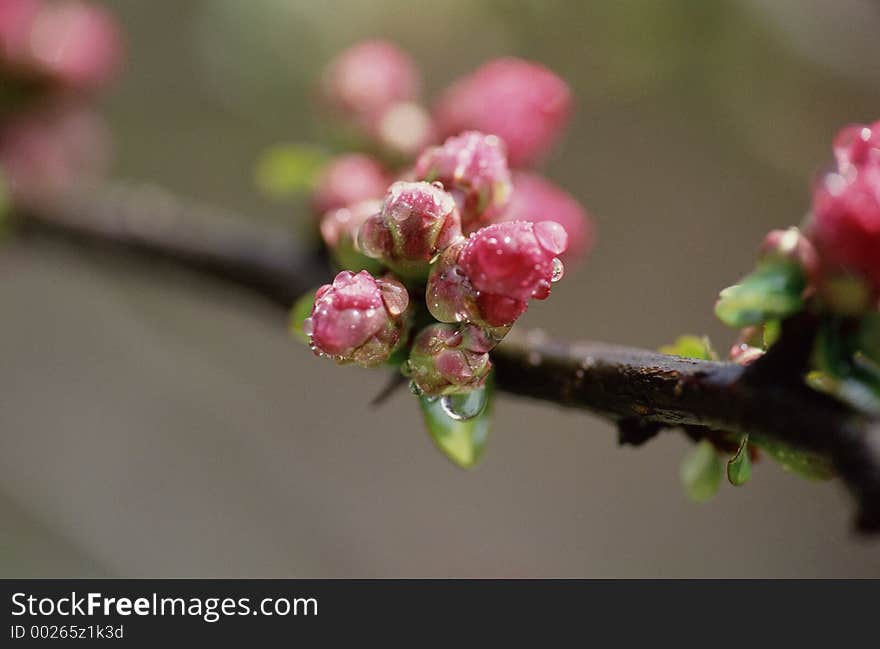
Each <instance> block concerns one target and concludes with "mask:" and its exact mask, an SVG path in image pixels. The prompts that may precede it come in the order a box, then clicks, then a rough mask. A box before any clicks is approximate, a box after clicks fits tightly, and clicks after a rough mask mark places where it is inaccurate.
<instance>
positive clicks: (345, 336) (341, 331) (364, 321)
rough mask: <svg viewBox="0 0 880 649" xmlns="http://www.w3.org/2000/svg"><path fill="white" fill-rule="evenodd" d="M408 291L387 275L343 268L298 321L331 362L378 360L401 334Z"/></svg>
mask: <svg viewBox="0 0 880 649" xmlns="http://www.w3.org/2000/svg"><path fill="white" fill-rule="evenodd" d="M408 306H409V294H408V293H407V291H406V288H405V287H404V286H403V284H401V283H400V282H398V281H397V280H394V279H392V278H388V277H386V278H379V279H375V278H373V276H372V275H370V274H369V273H368V272H366V271H361V272H359V273H357V274H355V273H352V272H350V271H347V270H344V271H342V272H341V273H339V274H338V275H337V276H336V278H335V279H334V280H333V284H325V285H324V286H322V287H321V288H319V289H318V291H317V292H316V293H315V305H314V307H312V312H311V315H309V317H308V318H306V320H305V322H304V323H303V331H304V332H305V334H306V335H307V336H308V337H309V344H310V346H311V348H312V350H313V351H314V352H315V353H316V354H317V355H319V356H329V357H331V358H333V359H334V360H335V361H336V362H337V363H355V364H357V365H362V366H364V367H373V366H376V365H380V364H382V363H384V362H385V361H386V360H388V358H389V357H390V356H391V353H392V352H393V351H394V350H395V348H396V347H397V346H398V344H399V343H400V342H401V340H402V339H403V338H404V334H405V330H406V327H407V325H408V320H409V318H408V312H407V307H408Z"/></svg>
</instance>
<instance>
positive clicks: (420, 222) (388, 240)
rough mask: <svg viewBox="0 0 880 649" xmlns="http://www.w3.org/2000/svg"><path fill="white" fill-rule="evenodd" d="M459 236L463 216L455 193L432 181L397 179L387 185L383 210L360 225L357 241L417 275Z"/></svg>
mask: <svg viewBox="0 0 880 649" xmlns="http://www.w3.org/2000/svg"><path fill="white" fill-rule="evenodd" d="M460 237H461V220H460V217H459V215H458V209H457V208H456V207H455V201H454V200H453V198H452V196H450V195H449V194H448V193H447V192H445V191H443V190H442V189H441V188H439V187H437V186H435V185H432V184H431V183H424V182H418V183H411V182H405V181H398V182H396V183H394V184H393V185H391V187H390V188H389V189H388V193H387V194H386V195H385V202H384V203H383V205H382V211H381V213H379V214H377V215H375V216H373V217H370V218H369V219H367V220H366V222H365V223H364V224H363V225H362V226H361V229H360V232H359V234H358V245H359V247H360V249H361V251H362V252H363V253H364V254H365V255H367V256H368V257H373V258H374V259H380V260H382V261H383V262H384V263H385V264H386V265H388V266H389V267H391V268H393V269H395V270H397V271H399V272H400V273H402V274H405V275H408V276H418V275H424V274H426V272H427V269H428V266H429V263H430V261H431V259H433V258H434V257H436V256H437V253H439V252H440V251H441V250H443V249H444V248H446V247H447V246H449V245H450V244H451V243H452V242H454V241H455V240H456V239H459V238H460Z"/></svg>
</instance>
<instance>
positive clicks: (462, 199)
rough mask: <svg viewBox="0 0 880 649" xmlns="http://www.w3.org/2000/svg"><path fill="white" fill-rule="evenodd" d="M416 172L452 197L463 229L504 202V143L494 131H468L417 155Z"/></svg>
mask: <svg viewBox="0 0 880 649" xmlns="http://www.w3.org/2000/svg"><path fill="white" fill-rule="evenodd" d="M415 173H416V175H417V176H418V177H419V178H421V179H422V180H426V181H428V182H435V181H438V182H440V183H442V184H443V187H445V188H446V190H447V191H448V192H450V193H451V194H452V195H453V197H455V199H456V203H457V204H458V206H459V209H460V210H461V219H462V227H463V229H464V231H465V233H469V232H472V231H474V230H476V229H477V228H479V227H480V226H481V225H487V224H488V223H490V222H491V221H492V220H493V219H494V218H495V217H497V216H498V215H499V214H500V213H501V211H502V210H503V209H504V208H505V207H506V206H507V202H508V200H509V199H510V193H511V189H512V185H511V182H510V171H509V170H508V168H507V157H506V154H505V152H504V144H503V143H502V142H501V140H499V139H498V138H497V137H496V136H494V135H484V134H482V133H479V132H477V131H468V132H466V133H462V134H461V135H457V136H454V137H450V138H449V139H447V140H446V141H445V142H444V143H443V145H442V146H435V147H431V148H430V149H427V150H426V151H425V152H424V153H422V155H420V156H419V159H418V161H417V162H416V168H415Z"/></svg>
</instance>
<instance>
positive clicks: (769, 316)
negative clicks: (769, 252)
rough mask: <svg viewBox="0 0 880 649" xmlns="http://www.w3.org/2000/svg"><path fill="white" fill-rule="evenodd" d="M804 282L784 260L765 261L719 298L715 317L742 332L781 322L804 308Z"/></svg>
mask: <svg viewBox="0 0 880 649" xmlns="http://www.w3.org/2000/svg"><path fill="white" fill-rule="evenodd" d="M805 286H806V280H805V278H804V273H803V270H802V269H801V267H800V266H799V265H798V264H796V263H794V262H792V261H789V260H785V259H768V260H765V261H762V262H759V264H758V266H757V268H756V269H755V271H754V272H752V273H751V274H750V275H747V276H746V277H744V278H743V280H742V282H740V283H739V284H736V285H734V286H730V287H728V288H726V289H724V290H723V291H721V294H720V295H719V298H718V302H717V304H716V305H715V315H716V316H718V318H719V319H720V320H721V321H722V322H723V323H724V324H726V325H728V326H730V327H735V328H737V329H741V328H742V327H747V326H749V325H756V324H762V323H764V322H767V321H768V320H774V319H779V318H784V317H786V316H788V315H791V314H792V313H795V312H797V311H799V310H800V309H801V308H802V307H803V298H802V297H801V294H802V293H803V290H804V287H805Z"/></svg>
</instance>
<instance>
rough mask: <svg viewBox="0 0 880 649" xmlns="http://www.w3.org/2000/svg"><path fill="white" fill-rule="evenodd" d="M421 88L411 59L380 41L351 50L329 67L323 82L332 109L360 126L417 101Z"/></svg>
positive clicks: (365, 43) (391, 45) (363, 43)
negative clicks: (399, 105) (394, 106)
mask: <svg viewBox="0 0 880 649" xmlns="http://www.w3.org/2000/svg"><path fill="white" fill-rule="evenodd" d="M420 86H421V80H420V78H419V73H418V70H417V69H416V65H415V63H414V62H413V60H412V59H411V58H410V57H409V55H408V54H406V53H405V52H403V51H402V50H400V49H399V48H397V47H396V46H395V45H393V44H391V43H389V42H387V41H381V40H368V41H362V42H360V43H357V44H355V45H353V46H351V47H349V48H348V49H347V50H345V51H343V52H342V53H341V54H339V56H337V57H336V58H335V59H334V60H333V61H332V62H331V63H330V65H329V66H328V68H327V70H326V71H325V73H324V76H323V79H322V90H323V94H324V97H325V98H326V100H327V102H328V103H329V104H330V106H331V107H332V108H333V109H335V110H336V111H337V112H339V113H340V114H341V115H342V116H344V117H348V118H351V119H354V120H356V121H358V122H363V120H365V119H366V118H368V117H369V116H371V115H376V114H378V113H381V112H382V111H384V110H385V109H387V108H388V107H389V106H391V105H392V104H394V103H397V102H401V101H412V100H414V99H416V98H417V97H418V95H419V88H420Z"/></svg>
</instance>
